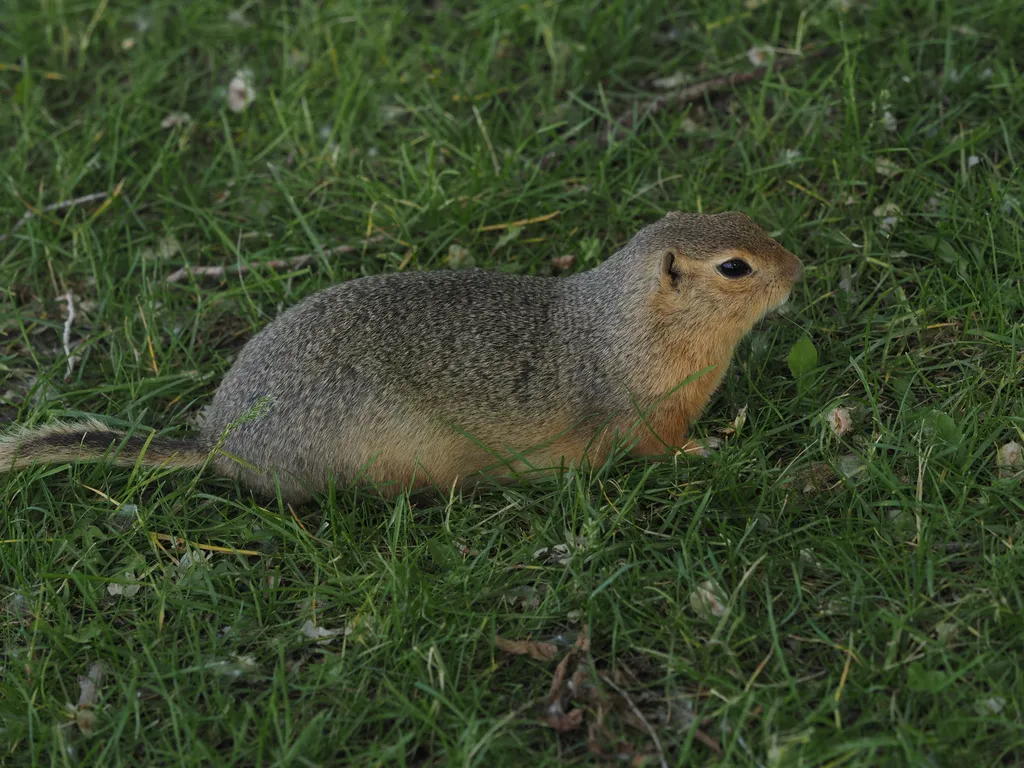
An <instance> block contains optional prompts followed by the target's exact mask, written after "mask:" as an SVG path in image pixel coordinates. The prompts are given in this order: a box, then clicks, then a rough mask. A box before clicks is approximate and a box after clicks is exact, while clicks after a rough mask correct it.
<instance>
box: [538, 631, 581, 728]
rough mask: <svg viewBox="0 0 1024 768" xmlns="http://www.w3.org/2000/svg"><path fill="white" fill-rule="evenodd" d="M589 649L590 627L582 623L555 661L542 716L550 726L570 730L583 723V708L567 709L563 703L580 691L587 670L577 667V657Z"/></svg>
mask: <svg viewBox="0 0 1024 768" xmlns="http://www.w3.org/2000/svg"><path fill="white" fill-rule="evenodd" d="M589 652H590V628H589V627H588V626H587V625H586V624H584V625H583V626H582V627H581V629H580V633H579V635H577V637H576V642H575V643H573V646H572V648H570V649H569V652H568V653H566V654H565V656H564V657H563V658H562V660H561V661H560V662H558V666H557V667H556V668H555V674H554V676H553V677H552V678H551V686H550V687H549V688H548V698H547V702H546V704H545V707H544V715H543V720H544V722H545V723H547V725H548V726H549V727H551V728H553V729H554V730H556V731H559V732H561V733H565V732H567V731H573V730H575V729H577V728H579V727H580V725H581V724H582V723H583V710H582V709H578V708H577V709H571V710H569V711H566V707H567V706H569V705H570V704H571V703H572V700H573V698H575V697H576V696H577V695H579V694H580V692H581V688H582V686H581V683H582V682H584V680H585V678H586V676H587V674H588V672H589V670H588V669H582V670H581V669H580V668H579V667H580V660H581V657H582V656H584V655H585V654H587V653H589ZM570 669H572V673H570V671H569V670H570ZM566 678H568V680H567V679H566Z"/></svg>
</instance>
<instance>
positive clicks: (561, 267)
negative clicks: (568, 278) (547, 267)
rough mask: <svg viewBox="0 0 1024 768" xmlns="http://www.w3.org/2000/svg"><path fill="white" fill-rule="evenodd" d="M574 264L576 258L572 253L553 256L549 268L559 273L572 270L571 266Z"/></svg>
mask: <svg viewBox="0 0 1024 768" xmlns="http://www.w3.org/2000/svg"><path fill="white" fill-rule="evenodd" d="M575 263H576V256H575V254H572V253H567V254H565V255H564V256H555V257H554V258H553V259H551V266H552V267H553V268H554V269H557V270H558V271H559V272H565V271H566V270H567V269H572V265H573V264H575Z"/></svg>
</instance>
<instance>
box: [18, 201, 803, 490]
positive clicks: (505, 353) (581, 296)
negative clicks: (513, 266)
mask: <svg viewBox="0 0 1024 768" xmlns="http://www.w3.org/2000/svg"><path fill="white" fill-rule="evenodd" d="M734 257H735V258H742V259H744V260H745V261H747V262H748V263H749V264H750V265H751V267H753V269H754V273H753V274H752V275H750V276H747V277H744V278H740V279H735V280H730V279H727V278H725V277H723V276H722V275H721V274H719V273H718V271H717V266H718V265H719V264H721V263H722V262H723V261H725V260H726V259H728V258H734ZM801 272H802V265H801V264H800V261H799V259H797V258H796V257H795V256H794V255H793V254H792V253H790V252H789V251H787V250H785V249H784V248H783V247H782V246H781V245H779V244H778V243H777V242H776V241H775V240H773V239H772V238H770V237H769V236H768V235H767V234H766V233H765V232H764V230H762V229H761V228H760V227H759V226H757V224H755V223H754V222H753V221H751V220H750V219H749V218H748V217H747V216H745V215H743V214H740V213H723V214H719V215H717V216H705V215H702V214H687V213H670V214H668V215H667V216H665V217H664V218H662V219H661V220H660V221H657V222H655V223H653V224H651V225H649V226H647V227H645V228H644V229H642V230H640V231H639V232H638V233H637V234H636V235H634V237H633V238H632V239H631V240H630V241H629V242H628V243H627V244H626V245H625V246H624V247H623V248H622V249H621V250H620V251H619V252H618V253H616V254H615V255H613V256H612V257H611V258H609V259H608V260H607V261H606V262H605V263H603V264H601V265H600V266H599V267H596V268H595V269H592V270H589V271H587V272H582V273H580V274H577V275H573V276H572V277H567V278H544V277H526V276H513V275H507V274H502V273H499V272H495V271H484V270H478V269H474V270H466V271H460V272H452V271H435V272H418V273H401V274H388V275H378V276H374V277H366V278H361V279H359V280H353V281H349V282H346V283H343V284H340V285H335V286H332V287H330V288H327V289H325V290H323V291H321V292H319V293H317V294H314V295H313V296H310V297H309V298H307V299H305V300H304V301H302V302H300V303H299V304H297V305H295V306H294V307H292V308H291V309H289V310H288V311H287V312H285V313H284V314H282V315H281V317H279V318H278V319H277V320H276V321H274V322H273V323H271V324H270V325H269V326H267V327H266V328H265V329H264V330H263V331H262V332H260V333H259V334H257V335H256V336H255V337H254V338H253V339H252V340H251V341H250V342H249V343H248V344H247V345H246V347H245V348H244V349H243V350H242V353H241V354H240V355H239V357H238V360H237V361H236V362H235V364H234V366H233V367H232V368H231V370H230V371H228V373H227V375H226V376H225V378H224V381H223V382H222V383H221V386H220V387H219V389H218V390H217V393H216V395H215V396H214V398H213V403H212V405H211V407H210V409H209V413H208V415H207V417H206V421H205V424H204V426H203V429H202V431H201V433H200V434H199V435H198V436H197V437H196V438H194V439H192V440H171V439H166V438H155V439H153V440H152V441H151V442H150V444H149V445H148V447H147V449H146V451H145V454H144V455H140V453H141V452H142V448H143V445H144V442H145V441H144V440H143V439H142V438H139V437H131V438H128V439H127V440H124V439H122V437H121V436H120V435H119V434H117V433H115V432H112V431H110V430H109V429H107V428H106V427H103V426H102V425H100V424H98V423H95V422H86V423H81V424H73V425H58V426H56V427H44V428H42V429H39V430H35V431H28V432H24V431H23V432H21V433H19V434H15V435H12V436H10V437H8V438H5V439H4V440H3V441H0V471H3V470H5V469H15V470H17V469H22V468H24V467H27V466H30V465H31V464H33V463H36V462H64V461H87V460H100V459H103V458H105V457H108V456H109V455H110V454H111V451H112V449H119V452H118V453H117V458H116V461H117V463H119V464H134V463H136V462H138V463H141V464H144V465H162V466H174V467H181V468H196V467H200V466H202V465H203V464H204V463H205V462H206V461H207V460H209V462H210V466H212V468H213V470H214V471H215V472H216V473H217V474H220V475H224V476H229V477H235V478H237V479H238V480H240V481H241V482H242V483H243V484H244V485H246V486H248V487H250V488H252V489H253V490H255V491H257V492H259V493H262V494H273V493H274V492H275V490H276V489H277V488H278V487H279V488H280V490H281V492H282V495H283V497H284V498H285V499H287V500H289V501H296V502H298V501H302V500H305V499H308V498H309V497H310V496H311V495H313V494H315V493H318V492H321V491H323V490H324V488H325V487H326V486H327V484H328V482H329V481H330V480H331V479H332V478H334V479H335V480H337V481H338V482H340V483H353V482H354V483H359V484H369V485H375V486H378V487H379V490H380V491H381V492H382V493H384V494H385V495H388V496H390V495H394V494H395V493H398V492H400V491H402V490H406V489H411V490H417V489H424V488H431V487H436V488H438V489H440V490H443V491H447V490H449V489H451V488H452V487H453V486H456V485H459V484H461V483H464V482H469V481H474V478H477V479H479V478H480V477H481V476H482V474H486V475H487V476H488V477H493V478H495V479H498V480H507V479H508V478H509V477H511V476H513V475H515V474H516V473H519V472H523V471H524V470H525V471H526V472H527V474H530V473H533V472H535V471H546V470H549V469H550V468H552V467H557V466H559V465H562V464H564V465H577V466H578V465H580V464H582V463H585V462H589V463H600V462H603V461H604V460H605V459H606V458H607V456H608V454H609V452H610V451H611V449H612V447H613V445H614V443H615V441H616V440H617V439H618V440H624V441H626V443H627V444H631V445H632V448H631V450H632V453H633V454H634V455H641V456H656V455H659V454H664V453H666V452H667V451H669V450H670V449H672V448H674V447H678V446H680V445H682V444H683V443H684V442H685V440H686V436H687V433H688V431H689V429H690V427H691V425H692V424H693V422H694V421H695V420H696V419H697V418H698V416H699V415H700V414H701V412H702V410H703V409H704V407H705V405H706V404H707V402H708V399H709V398H710V397H711V395H712V394H713V393H714V391H715V389H716V388H717V387H718V385H719V383H720V382H721V380H722V377H723V376H724V374H725V372H726V369H727V368H728V366H729V362H730V360H731V358H732V356H733V352H734V350H735V347H736V345H737V344H738V343H739V341H740V340H741V339H742V338H743V336H744V335H746V334H747V333H748V332H749V331H750V329H751V328H752V327H753V326H754V324H755V323H756V322H757V321H758V320H759V319H760V318H761V317H763V316H764V314H766V313H767V312H769V311H771V310H773V309H775V308H776V307H778V306H779V305H780V304H781V303H782V302H784V301H785V300H786V298H787V297H788V295H789V292H790V290H791V288H792V286H793V285H794V283H795V282H796V281H797V280H799V279H800V275H801ZM703 369H709V370H708V371H707V372H706V373H705V374H704V375H702V376H700V377H699V378H697V379H695V380H694V381H692V382H690V383H688V384H686V385H685V386H682V387H680V386H679V385H680V384H681V383H682V382H684V381H686V379H687V378H688V377H691V376H693V375H694V374H695V373H697V372H698V371H701V370H703ZM254 409H255V412H253V411H254ZM251 412H252V413H251ZM588 446H589V449H588Z"/></svg>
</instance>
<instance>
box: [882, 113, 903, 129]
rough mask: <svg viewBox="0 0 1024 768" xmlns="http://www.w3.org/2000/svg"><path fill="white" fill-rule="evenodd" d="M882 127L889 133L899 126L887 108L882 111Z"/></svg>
mask: <svg viewBox="0 0 1024 768" xmlns="http://www.w3.org/2000/svg"><path fill="white" fill-rule="evenodd" d="M882 127H883V128H885V130H887V131H888V132H889V133H896V129H897V128H898V127H899V125H898V124H897V123H896V118H895V116H893V114H892V112H890V111H889V110H888V109H887V110H885V112H883V113H882Z"/></svg>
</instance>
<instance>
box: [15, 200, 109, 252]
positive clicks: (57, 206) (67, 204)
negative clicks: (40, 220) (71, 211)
mask: <svg viewBox="0 0 1024 768" xmlns="http://www.w3.org/2000/svg"><path fill="white" fill-rule="evenodd" d="M106 198H107V193H106V192H92V193H90V194H88V195H82V196H81V197H73V198H71V199H70V200H61V201H60V202H59V203H51V204H50V205H45V206H43V207H42V208H40V209H39V210H38V211H33V210H28V211H25V213H24V215H23V216H22V217H21V218H20V219H18V220H17V221H16V222H14V226H13V227H11V231H10V232H8V233H7V234H5V235H0V242H3V241H4V240H6V239H7V238H8V237H10V236H11V235H13V234H14V233H15V232H17V231H18V230H19V229H21V228H22V227H23V226H25V223H26V222H27V221H29V220H30V219H33V218H35V217H36V216H38V215H39V214H41V213H53V212H54V211H62V210H64V209H65V208H74V207H75V206H76V205H85V204H86V203H93V202H96V201H97V200H105V199H106Z"/></svg>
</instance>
